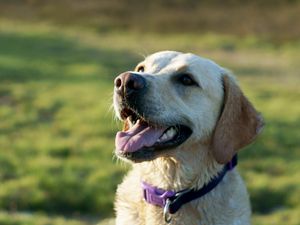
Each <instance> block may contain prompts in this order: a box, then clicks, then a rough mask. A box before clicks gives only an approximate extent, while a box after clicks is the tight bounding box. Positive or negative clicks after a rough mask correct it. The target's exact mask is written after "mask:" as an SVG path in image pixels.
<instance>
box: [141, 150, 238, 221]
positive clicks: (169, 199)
mask: <svg viewBox="0 0 300 225" xmlns="http://www.w3.org/2000/svg"><path fill="white" fill-rule="evenodd" d="M236 165H237V155H235V156H234V157H233V158H232V160H231V161H230V162H229V163H227V164H226V165H225V166H224V168H223V169H222V170H221V172H220V173H219V174H218V176H216V177H214V178H213V179H212V180H211V181H210V182H209V183H208V184H206V185H204V186H203V187H202V188H201V189H199V190H193V189H186V190H182V191H178V192H175V191H170V190H163V189H160V188H157V187H154V186H151V185H150V184H148V183H146V182H142V188H143V193H144V199H145V201H146V202H148V203H149V204H152V205H156V206H159V207H161V208H164V214H166V212H167V213H168V214H169V213H170V214H174V213H176V212H177V211H178V210H179V209H180V207H181V206H182V205H184V204H186V203H188V202H190V201H192V200H195V199H197V198H200V197H202V196H204V195H205V194H207V193H208V192H210V191H211V190H213V189H214V188H215V187H216V186H217V185H218V184H219V183H220V182H221V181H222V179H223V178H224V176H225V174H226V173H227V172H228V171H230V170H232V169H233V168H234V167H235V166H236ZM165 219H166V215H165ZM166 221H167V220H166Z"/></svg>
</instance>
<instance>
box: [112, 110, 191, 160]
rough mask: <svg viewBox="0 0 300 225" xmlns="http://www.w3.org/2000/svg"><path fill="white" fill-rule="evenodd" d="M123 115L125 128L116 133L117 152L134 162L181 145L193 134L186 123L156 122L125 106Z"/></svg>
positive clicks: (150, 157) (154, 156)
mask: <svg viewBox="0 0 300 225" xmlns="http://www.w3.org/2000/svg"><path fill="white" fill-rule="evenodd" d="M121 117H122V119H123V120H124V122H125V129H124V131H119V132H118V133H117V135H116V140H115V144H116V154H117V155H118V156H119V157H121V158H126V159H129V160H131V161H134V162H142V161H147V160H152V159H154V158H156V157H157V156H159V155H160V154H161V153H162V152H164V151H165V150H168V149H172V148H175V147H177V146H179V145H181V144H182V143H183V142H185V141H186V140H187V139H188V138H189V136H190V135H191V134H192V130H191V129H190V128H189V127H187V126H185V125H182V124H176V125H172V126H164V125H161V124H156V123H154V122H150V121H149V120H147V119H146V118H144V117H142V116H141V115H140V114H138V113H137V112H136V111H135V110H133V109H131V108H124V109H123V110H122V111H121Z"/></svg>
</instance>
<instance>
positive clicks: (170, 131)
mask: <svg viewBox="0 0 300 225" xmlns="http://www.w3.org/2000/svg"><path fill="white" fill-rule="evenodd" d="M175 134H176V131H175V129H174V128H173V127H172V128H171V129H169V130H168V131H167V136H168V138H169V139H171V138H173V137H174V136H175Z"/></svg>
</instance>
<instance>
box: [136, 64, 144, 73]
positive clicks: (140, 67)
mask: <svg viewBox="0 0 300 225" xmlns="http://www.w3.org/2000/svg"><path fill="white" fill-rule="evenodd" d="M137 71H138V72H140V73H143V72H144V71H145V67H144V66H139V67H138V68H137Z"/></svg>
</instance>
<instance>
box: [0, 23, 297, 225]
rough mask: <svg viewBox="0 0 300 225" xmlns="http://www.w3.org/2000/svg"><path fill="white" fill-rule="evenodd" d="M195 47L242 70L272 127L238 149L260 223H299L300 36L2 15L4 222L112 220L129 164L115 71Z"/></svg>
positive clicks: (0, 200)
mask: <svg viewBox="0 0 300 225" xmlns="http://www.w3.org/2000/svg"><path fill="white" fill-rule="evenodd" d="M163 49H174V50H179V51H192V52H194V53H196V54H200V55H203V56H204V57H208V58H212V59H214V60H215V61H217V62H218V63H219V64H221V65H223V66H225V67H228V68H230V69H232V70H233V72H234V73H235V74H236V75H237V77H238V79H239V80H240V82H241V86H242V89H243V90H244V91H245V93H246V95H247V96H249V98H250V100H251V101H252V102H253V103H254V105H255V106H256V107H257V108H258V109H259V111H261V112H262V114H263V115H264V117H265V120H266V127H265V130H264V132H263V134H262V136H261V137H260V138H259V139H258V141H257V142H255V143H254V144H253V145H251V146H249V147H247V149H245V150H243V151H242V152H241V153H240V158H241V160H240V161H241V163H240V164H239V168H240V170H241V172H242V175H243V177H244V178H245V181H246V184H247V186H248V189H249V192H250V196H251V201H252V206H253V212H254V216H253V221H254V224H255V225H265V224H274V225H279V224H287V225H299V221H300V215H299V211H300V202H299V199H300V188H299V186H300V179H299V178H300V164H299V162H300V149H299V148H300V143H299V142H300V137H299V131H298V129H299V126H300V104H299V94H300V90H299V81H300V79H299V78H300V77H299V60H300V51H299V50H300V44H299V43H297V42H284V43H281V44H272V43H269V42H267V41H263V40H262V39H259V38H255V37H254V36H247V37H245V38H237V37H235V36H226V35H214V34H206V35H198V34H194V35H192V34H176V35H175V34H174V35H171V36H169V35H162V34H157V33H156V34H155V33H139V32H116V31H115V32H109V33H98V32H94V31H90V30H85V29H82V28H61V27H56V26H51V25H38V24H37V25H33V24H31V23H19V22H11V21H9V20H0V118H1V122H0V146H1V151H0V181H1V186H0V209H1V211H2V212H1V213H0V223H1V224H20V225H23V224H24V225H25V224H57V225H59V224H70V225H71V224H94V223H95V221H96V220H97V219H98V218H105V217H111V216H113V199H114V192H115V189H116V186H117V184H118V183H120V182H121V179H122V176H123V175H124V173H125V171H126V170H127V167H126V166H124V165H123V164H122V163H117V162H116V160H115V159H114V157H113V149H114V134H115V132H116V130H117V129H118V126H119V125H118V123H117V122H115V121H114V119H113V113H112V112H111V111H110V110H109V108H110V106H111V103H112V99H111V97H112V87H113V78H114V77H115V76H116V75H117V74H119V73H120V72H123V71H126V70H130V69H132V68H133V67H134V66H135V64H136V63H137V62H138V61H140V60H142V59H143V56H142V55H146V54H149V53H152V52H153V51H157V50H163Z"/></svg>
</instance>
